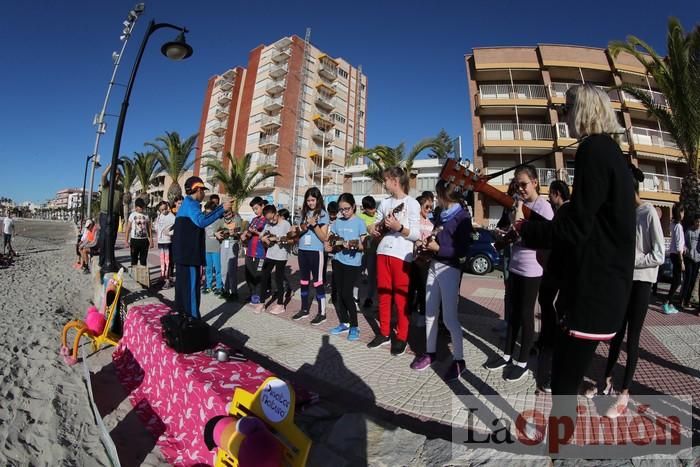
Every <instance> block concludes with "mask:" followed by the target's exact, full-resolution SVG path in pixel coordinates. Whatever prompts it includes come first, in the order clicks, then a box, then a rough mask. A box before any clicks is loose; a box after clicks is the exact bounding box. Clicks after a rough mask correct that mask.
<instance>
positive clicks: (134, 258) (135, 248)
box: [129, 238, 148, 266]
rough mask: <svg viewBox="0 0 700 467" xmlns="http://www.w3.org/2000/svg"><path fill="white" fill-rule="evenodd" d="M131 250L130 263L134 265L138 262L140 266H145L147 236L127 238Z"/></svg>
mask: <svg viewBox="0 0 700 467" xmlns="http://www.w3.org/2000/svg"><path fill="white" fill-rule="evenodd" d="M129 247H130V250H131V265H132V266H136V263H137V262H138V263H139V264H141V266H146V265H147V264H148V263H147V261H148V239H147V238H132V239H130V240H129Z"/></svg>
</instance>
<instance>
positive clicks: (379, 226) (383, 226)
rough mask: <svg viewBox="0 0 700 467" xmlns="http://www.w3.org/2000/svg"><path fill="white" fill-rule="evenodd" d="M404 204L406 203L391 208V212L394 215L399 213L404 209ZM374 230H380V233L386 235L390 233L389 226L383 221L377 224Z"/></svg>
mask: <svg viewBox="0 0 700 467" xmlns="http://www.w3.org/2000/svg"><path fill="white" fill-rule="evenodd" d="M403 206H404V203H399V205H398V206H396V207H395V208H394V209H392V210H391V214H393V215H394V216H395V215H397V214H398V213H400V212H401V211H402V210H403ZM374 230H376V231H377V232H379V235H386V234H388V233H389V227H387V226H386V224H385V223H384V222H383V221H382V222H379V223H377V224H375V226H374Z"/></svg>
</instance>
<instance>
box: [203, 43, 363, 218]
mask: <svg viewBox="0 0 700 467" xmlns="http://www.w3.org/2000/svg"><path fill="white" fill-rule="evenodd" d="M366 96H367V77H366V76H365V75H363V74H362V70H361V67H357V68H356V67H353V66H352V65H350V63H349V62H347V61H346V60H345V59H343V58H340V57H331V56H330V55H328V54H327V53H325V52H323V51H321V50H320V49H318V48H316V47H315V46H313V45H312V44H311V43H310V42H308V41H307V40H305V39H302V38H300V37H298V36H291V37H283V38H282V39H280V40H278V41H277V42H275V43H273V44H270V45H260V46H258V47H256V48H255V49H253V50H252V51H251V52H250V54H249V57H248V64H247V66H246V67H235V68H232V69H229V70H227V71H226V72H225V73H223V74H221V75H217V76H214V77H212V78H210V79H209V82H208V85H207V90H206V93H205V97H204V104H203V107H202V116H201V120H200V127H199V142H198V145H197V146H198V148H197V153H196V161H195V165H194V169H193V170H194V174H195V175H198V176H200V177H202V178H203V179H204V180H205V182H207V183H209V184H210V186H212V187H213V185H212V180H211V176H212V173H210V172H209V171H208V170H207V169H206V168H205V167H204V166H203V163H204V161H205V160H206V158H209V157H214V158H216V159H218V160H223V161H224V164H225V166H228V164H227V161H226V158H225V157H224V156H225V154H227V153H228V152H230V153H231V154H232V155H234V157H240V156H242V155H244V154H252V161H253V164H254V165H258V164H271V165H273V166H275V167H276V168H277V171H278V172H279V173H280V175H279V176H277V177H274V178H270V179H268V180H266V181H265V182H264V183H263V184H262V185H261V186H260V187H259V188H258V190H257V191H256V193H255V195H258V196H262V197H264V198H267V199H268V201H270V202H273V203H275V204H276V205H278V206H285V207H290V206H291V204H292V198H293V197H294V196H296V199H297V202H296V206H299V202H300V201H299V200H300V199H301V197H302V195H303V193H304V191H305V190H306V189H307V188H309V187H311V186H318V187H319V188H321V190H322V192H323V193H324V194H325V195H334V194H339V193H341V192H342V187H343V181H344V177H343V173H344V170H345V159H346V154H348V153H349V152H350V149H351V148H352V147H353V146H355V145H360V146H364V145H365V138H366V135H365V128H366V121H367V116H366V109H367V99H366ZM295 177H296V178H295ZM213 188H214V187H213ZM219 189H220V187H219ZM247 209H248V203H247V200H245V201H244V202H243V203H242V206H241V211H242V212H246V210H247Z"/></svg>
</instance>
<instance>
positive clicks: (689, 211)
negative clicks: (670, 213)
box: [680, 169, 700, 222]
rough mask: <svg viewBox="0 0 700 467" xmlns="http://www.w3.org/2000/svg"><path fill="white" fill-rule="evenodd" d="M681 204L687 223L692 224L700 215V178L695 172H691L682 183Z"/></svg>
mask: <svg viewBox="0 0 700 467" xmlns="http://www.w3.org/2000/svg"><path fill="white" fill-rule="evenodd" d="M680 203H681V206H682V207H683V211H684V213H685V219H686V221H687V222H692V221H693V219H694V217H695V216H696V215H700V177H698V173H697V172H696V171H695V170H692V169H691V170H690V171H689V172H688V175H686V176H685V177H683V181H682V182H681V195H680Z"/></svg>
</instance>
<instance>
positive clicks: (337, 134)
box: [335, 128, 340, 138]
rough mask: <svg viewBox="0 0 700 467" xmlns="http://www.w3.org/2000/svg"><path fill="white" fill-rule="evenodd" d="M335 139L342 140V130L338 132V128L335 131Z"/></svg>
mask: <svg viewBox="0 0 700 467" xmlns="http://www.w3.org/2000/svg"><path fill="white" fill-rule="evenodd" d="M335 137H336V138H340V130H338V129H337V128H336V130H335Z"/></svg>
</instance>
